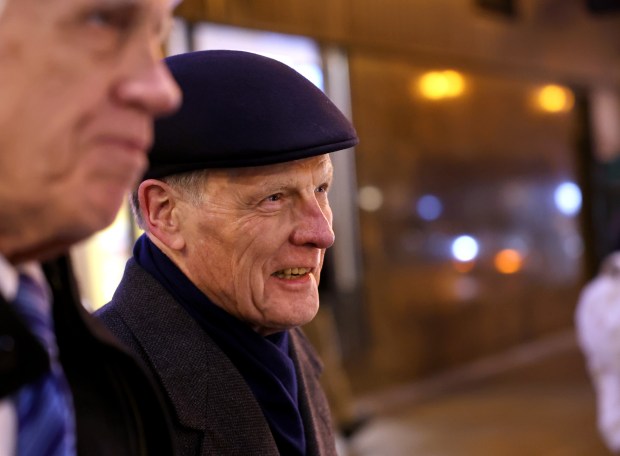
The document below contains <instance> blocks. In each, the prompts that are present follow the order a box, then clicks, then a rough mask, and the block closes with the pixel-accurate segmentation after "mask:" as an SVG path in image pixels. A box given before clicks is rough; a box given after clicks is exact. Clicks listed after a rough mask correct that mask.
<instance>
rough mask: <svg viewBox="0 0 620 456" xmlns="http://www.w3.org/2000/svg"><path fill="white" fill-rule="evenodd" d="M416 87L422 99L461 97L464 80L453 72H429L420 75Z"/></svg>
mask: <svg viewBox="0 0 620 456" xmlns="http://www.w3.org/2000/svg"><path fill="white" fill-rule="evenodd" d="M418 87H419V90H420V92H421V93H422V95H423V96H424V97H426V98H429V99H431V100H440V99H442V98H451V97H458V96H459V95H461V94H462V93H463V91H464V90H465V80H464V79H463V76H462V75H461V74H460V73H458V72H457V71H454V70H445V71H429V72H428V73H425V74H424V75H422V77H421V78H420V80H419V83H418Z"/></svg>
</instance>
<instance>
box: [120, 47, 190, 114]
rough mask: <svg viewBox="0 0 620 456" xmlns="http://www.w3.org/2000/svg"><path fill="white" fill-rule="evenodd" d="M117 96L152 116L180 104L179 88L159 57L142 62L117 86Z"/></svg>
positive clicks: (163, 112)
mask: <svg viewBox="0 0 620 456" xmlns="http://www.w3.org/2000/svg"><path fill="white" fill-rule="evenodd" d="M118 96H119V98H120V99H121V100H122V101H124V102H126V103H131V104H133V105H136V106H139V107H141V108H142V109H144V110H145V111H147V112H148V113H149V114H151V115H152V116H153V117H158V116H161V115H164V114H169V113H171V112H173V111H175V110H176V109H177V108H178V107H179V105H180V104H181V90H180V89H179V86H178V85H177V83H176V82H175V80H174V78H173V77H172V75H171V74H170V71H169V70H168V67H167V66H166V64H165V63H164V62H163V60H161V59H160V58H159V57H154V58H152V59H149V60H148V61H146V62H144V64H143V65H142V66H141V67H140V68H138V69H136V70H135V73H134V74H132V75H131V76H129V77H128V78H127V79H126V80H125V81H124V82H123V83H122V84H121V85H120V87H119V88H118Z"/></svg>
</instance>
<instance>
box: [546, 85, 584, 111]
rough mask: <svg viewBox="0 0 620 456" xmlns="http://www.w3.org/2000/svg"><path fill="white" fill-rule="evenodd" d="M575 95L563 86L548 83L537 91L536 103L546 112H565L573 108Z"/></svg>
mask: <svg viewBox="0 0 620 456" xmlns="http://www.w3.org/2000/svg"><path fill="white" fill-rule="evenodd" d="M574 103H575V97H574V96H573V93H572V92H571V91H570V90H568V89H567V88H565V87H562V86H559V85H555V84H549V85H546V86H544V87H543V88H542V89H540V91H539V92H538V105H539V106H540V107H541V109H542V110H543V111H547V112H553V113H556V112H567V111H570V110H571V109H572V108H573V104H574Z"/></svg>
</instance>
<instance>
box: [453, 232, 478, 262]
mask: <svg viewBox="0 0 620 456" xmlns="http://www.w3.org/2000/svg"><path fill="white" fill-rule="evenodd" d="M478 250H479V247H478V241H476V240H475V239H474V238H473V237H471V236H467V235H463V236H459V237H457V238H456V239H455V240H454V241H453V242H452V256H454V258H455V259H457V260H458V261H471V260H473V259H475V258H476V257H477V256H478Z"/></svg>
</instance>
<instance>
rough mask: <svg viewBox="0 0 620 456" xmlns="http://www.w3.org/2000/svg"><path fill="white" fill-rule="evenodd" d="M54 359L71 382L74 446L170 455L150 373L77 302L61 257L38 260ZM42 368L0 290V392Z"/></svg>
mask: <svg viewBox="0 0 620 456" xmlns="http://www.w3.org/2000/svg"><path fill="white" fill-rule="evenodd" d="M44 270H45V273H46V276H47V279H48V282H49V284H50V287H51V289H52V292H53V297H54V307H53V310H54V320H55V325H56V338H57V342H58V347H59V353H60V360H61V363H62V365H63V368H64V371H65V374H66V376H67V379H68V380H69V384H70V386H71V392H72V394H73V402H74V405H75V409H76V410H75V411H76V421H77V439H78V441H77V444H78V453H79V454H80V455H84V456H153V455H158V456H159V455H160V456H170V455H171V454H175V453H174V452H173V446H172V430H171V425H170V423H169V421H168V419H167V414H166V409H165V404H164V401H163V399H162V398H161V397H160V396H159V394H158V390H157V388H156V386H155V385H154V382H152V380H151V378H150V376H149V375H148V374H147V373H146V372H144V370H143V369H141V367H140V364H139V362H138V361H137V360H135V359H134V358H133V357H132V356H131V355H130V354H129V352H127V351H126V350H125V349H124V348H122V347H121V345H120V344H119V343H118V341H117V340H116V338H114V337H113V336H112V335H111V334H110V333H109V332H108V331H107V330H106V328H104V327H103V326H102V325H101V324H100V323H99V322H98V321H96V320H95V319H94V318H93V317H92V316H91V315H89V314H88V313H87V312H86V310H85V309H84V308H83V307H82V306H81V305H80V301H79V295H78V291H77V287H76V285H75V281H74V279H73V275H72V274H71V268H70V264H69V262H68V259H67V258H64V257H63V258H60V259H58V260H56V261H53V262H50V263H48V264H45V265H44ZM48 370H49V361H48V358H47V354H46V352H45V350H44V349H43V348H42V347H41V345H39V343H38V342H37V340H36V339H35V338H34V336H32V334H31V333H30V331H28V329H27V328H26V327H25V326H24V324H23V323H22V322H21V320H20V319H19V318H18V317H17V315H16V314H15V312H14V311H13V309H12V306H11V305H10V304H9V303H7V302H6V301H5V300H4V299H2V298H1V297H0V399H3V398H6V397H7V396H8V395H10V394H11V393H13V392H15V391H16V390H17V389H19V388H20V387H21V386H22V385H25V384H27V383H29V382H31V381H33V380H34V379H36V378H38V377H39V376H40V375H42V374H43V373H45V372H47V371H48Z"/></svg>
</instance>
